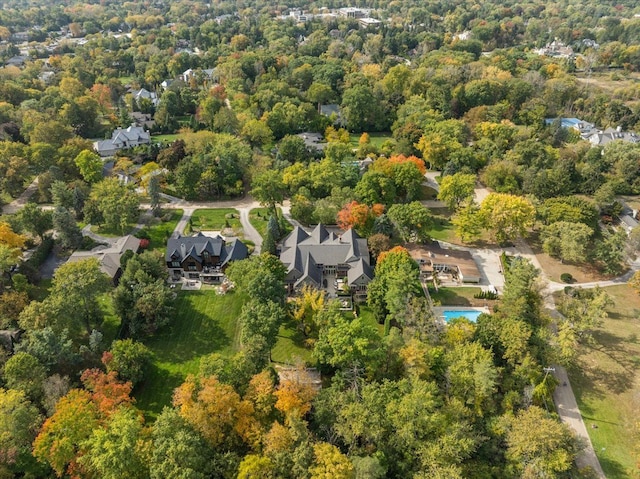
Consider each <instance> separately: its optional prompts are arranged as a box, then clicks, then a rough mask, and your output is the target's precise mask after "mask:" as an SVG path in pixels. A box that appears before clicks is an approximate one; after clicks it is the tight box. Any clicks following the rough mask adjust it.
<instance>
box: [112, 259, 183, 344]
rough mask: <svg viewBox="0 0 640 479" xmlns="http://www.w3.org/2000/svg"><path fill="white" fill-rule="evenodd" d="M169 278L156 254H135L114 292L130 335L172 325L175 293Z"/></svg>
mask: <svg viewBox="0 0 640 479" xmlns="http://www.w3.org/2000/svg"><path fill="white" fill-rule="evenodd" d="M166 276H167V272H166V269H165V268H164V265H163V263H162V260H161V258H160V257H159V256H157V255H155V254H153V253H152V252H144V253H143V254H141V255H135V256H133V257H132V258H130V259H129V261H127V266H126V268H125V270H124V273H123V274H122V277H121V278H120V282H119V284H118V287H117V288H116V289H115V291H114V306H115V309H116V313H117V314H118V315H119V316H120V318H122V323H123V326H124V327H126V328H127V330H128V331H129V334H130V335H132V336H134V337H138V336H144V335H151V334H153V333H155V331H156V330H157V329H158V328H161V327H162V326H165V325H167V324H168V323H169V321H170V319H171V313H172V312H173V294H172V292H171V290H170V289H169V286H168V285H167V283H166Z"/></svg>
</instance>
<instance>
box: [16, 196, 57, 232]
mask: <svg viewBox="0 0 640 479" xmlns="http://www.w3.org/2000/svg"><path fill="white" fill-rule="evenodd" d="M18 219H19V220H20V224H21V225H22V227H23V228H24V229H25V230H26V231H28V232H29V233H31V234H33V235H35V236H37V237H38V238H40V241H42V240H44V235H45V233H46V232H47V231H49V230H50V229H51V228H53V219H52V215H51V212H50V211H45V210H43V209H41V208H39V207H38V205H36V204H35V203H27V204H26V205H24V208H22V209H21V210H20V212H19V213H18Z"/></svg>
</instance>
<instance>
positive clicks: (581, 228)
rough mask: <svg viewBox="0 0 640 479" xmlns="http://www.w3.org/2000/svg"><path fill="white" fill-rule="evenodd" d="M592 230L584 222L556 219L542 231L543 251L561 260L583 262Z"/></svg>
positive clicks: (585, 258)
mask: <svg viewBox="0 0 640 479" xmlns="http://www.w3.org/2000/svg"><path fill="white" fill-rule="evenodd" d="M592 235H593V230H592V229H591V228H589V227H588V226H587V225H586V224H584V223H569V222H567V221H557V222H555V223H552V224H550V225H549V226H546V227H545V228H544V230H543V231H542V235H541V236H542V248H543V249H544V251H545V253H548V254H549V255H551V256H554V257H557V258H560V259H561V260H563V261H570V262H575V263H584V262H585V261H586V260H587V251H588V248H589V243H590V240H591V236H592Z"/></svg>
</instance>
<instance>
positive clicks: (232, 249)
mask: <svg viewBox="0 0 640 479" xmlns="http://www.w3.org/2000/svg"><path fill="white" fill-rule="evenodd" d="M248 256H249V250H248V249H247V245H245V244H244V243H243V242H242V241H240V240H239V239H238V238H236V239H234V240H233V242H232V243H231V244H230V245H229V246H227V247H226V254H225V258H224V260H222V264H223V265H225V264H228V263H229V262H230V261H236V260H241V259H245V258H247V257H248ZM221 259H222V258H221Z"/></svg>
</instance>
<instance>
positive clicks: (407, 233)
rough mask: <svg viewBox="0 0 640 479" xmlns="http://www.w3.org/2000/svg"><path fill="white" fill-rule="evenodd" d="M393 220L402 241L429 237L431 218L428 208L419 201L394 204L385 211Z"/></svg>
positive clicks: (423, 239)
mask: <svg viewBox="0 0 640 479" xmlns="http://www.w3.org/2000/svg"><path fill="white" fill-rule="evenodd" d="M387 214H388V216H389V219H391V221H393V224H394V225H395V227H396V229H397V230H398V233H400V237H401V238H402V240H403V241H407V242H408V241H425V240H427V239H429V230H430V229H431V227H432V225H433V218H432V217H431V213H430V212H429V210H428V209H427V208H426V207H425V206H423V205H422V203H420V202H419V201H413V202H411V203H407V204H395V205H392V206H391V208H389V212H388V213H387Z"/></svg>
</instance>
